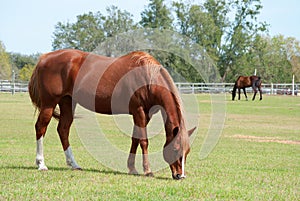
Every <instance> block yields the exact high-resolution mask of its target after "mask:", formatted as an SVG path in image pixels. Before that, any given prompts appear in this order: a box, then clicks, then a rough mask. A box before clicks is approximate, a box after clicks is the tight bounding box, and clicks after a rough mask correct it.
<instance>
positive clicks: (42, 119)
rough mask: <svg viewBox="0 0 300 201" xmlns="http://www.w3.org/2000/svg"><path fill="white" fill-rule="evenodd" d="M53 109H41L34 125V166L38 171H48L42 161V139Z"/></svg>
mask: <svg viewBox="0 0 300 201" xmlns="http://www.w3.org/2000/svg"><path fill="white" fill-rule="evenodd" d="M53 111H54V107H42V108H41V111H40V114H39V116H38V119H37V121H36V124H35V131H36V140H37V141H36V160H35V161H36V165H37V166H38V170H48V168H47V166H46V165H45V161H44V148H43V139H44V136H45V133H46V130H47V126H48V124H49V122H50V120H51V117H52V114H53Z"/></svg>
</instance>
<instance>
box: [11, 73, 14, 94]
mask: <svg viewBox="0 0 300 201" xmlns="http://www.w3.org/2000/svg"><path fill="white" fill-rule="evenodd" d="M11 81H12V86H11V87H12V88H11V94H12V95H14V94H15V71H14V70H13V71H12V78H11Z"/></svg>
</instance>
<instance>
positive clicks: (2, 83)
mask: <svg viewBox="0 0 300 201" xmlns="http://www.w3.org/2000/svg"><path fill="white" fill-rule="evenodd" d="M0 91H1V92H11V93H12V94H14V93H15V92H28V82H12V81H8V80H0Z"/></svg>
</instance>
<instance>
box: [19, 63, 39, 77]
mask: <svg viewBox="0 0 300 201" xmlns="http://www.w3.org/2000/svg"><path fill="white" fill-rule="evenodd" d="M34 67H35V66H34V65H31V64H25V66H23V68H22V69H21V70H20V71H19V79H20V80H22V81H29V80H30V77H31V75H32V72H33V69H34Z"/></svg>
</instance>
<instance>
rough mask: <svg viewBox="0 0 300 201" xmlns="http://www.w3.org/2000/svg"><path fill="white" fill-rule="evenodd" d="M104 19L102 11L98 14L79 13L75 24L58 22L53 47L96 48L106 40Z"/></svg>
mask: <svg viewBox="0 0 300 201" xmlns="http://www.w3.org/2000/svg"><path fill="white" fill-rule="evenodd" d="M103 20H104V17H103V16H102V14H101V13H100V12H98V13H96V14H93V13H92V12H89V13H88V14H83V15H78V16H77V21H76V22H75V23H74V24H72V23H70V22H67V23H66V24H64V23H62V22H58V23H57V25H56V26H55V31H54V40H53V43H52V47H53V49H54V50H56V49H63V48H74V49H80V50H84V51H92V50H94V49H95V48H96V47H97V45H98V44H99V43H100V42H102V41H103V40H104V31H103V27H102V25H103Z"/></svg>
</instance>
